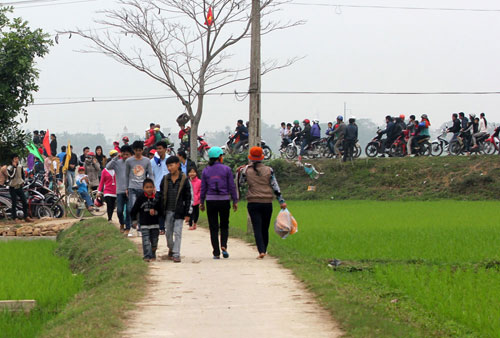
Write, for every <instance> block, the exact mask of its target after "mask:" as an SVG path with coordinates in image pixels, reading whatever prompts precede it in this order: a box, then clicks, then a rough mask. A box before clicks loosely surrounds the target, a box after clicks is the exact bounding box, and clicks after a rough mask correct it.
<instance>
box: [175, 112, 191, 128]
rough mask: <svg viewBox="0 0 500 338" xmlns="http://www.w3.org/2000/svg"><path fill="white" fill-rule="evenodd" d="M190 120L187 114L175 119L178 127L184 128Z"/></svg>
mask: <svg viewBox="0 0 500 338" xmlns="http://www.w3.org/2000/svg"><path fill="white" fill-rule="evenodd" d="M189 120H190V118H189V115H188V114H187V113H183V114H181V115H179V116H178V117H177V120H176V121H177V124H178V125H179V127H182V126H185V125H186V124H187V123H188V122H189Z"/></svg>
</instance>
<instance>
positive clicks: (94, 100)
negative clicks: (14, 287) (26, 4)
mask: <svg viewBox="0 0 500 338" xmlns="http://www.w3.org/2000/svg"><path fill="white" fill-rule="evenodd" d="M242 94H248V92H237V91H234V92H218V93H207V94H205V95H206V96H225V95H226V96H227V95H236V96H238V95H242ZM261 94H265V95H500V91H473V92H459V91H455V92H444V91H443V92H384V91H262V92H261ZM175 98H177V96H175V95H170V96H165V95H163V96H160V95H159V96H148V97H130V96H128V97H116V98H111V99H105V98H98V97H90V98H88V99H85V100H83V99H82V100H75V101H64V102H46V103H34V104H31V106H58V105H74V104H86V103H110V102H131V101H153V100H165V99H175ZM45 99H48V98H45ZM54 99H55V98H54ZM66 99H71V98H66ZM74 99H77V98H74ZM35 100H44V98H38V99H35Z"/></svg>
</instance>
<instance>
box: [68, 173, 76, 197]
mask: <svg viewBox="0 0 500 338" xmlns="http://www.w3.org/2000/svg"><path fill="white" fill-rule="evenodd" d="M74 185H75V172H74V171H69V170H68V171H66V193H68V194H71V193H72V192H73V186H74Z"/></svg>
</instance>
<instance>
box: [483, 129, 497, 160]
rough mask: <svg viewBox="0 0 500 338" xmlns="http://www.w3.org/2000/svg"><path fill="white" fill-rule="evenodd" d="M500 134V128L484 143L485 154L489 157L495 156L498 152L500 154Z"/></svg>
mask: <svg viewBox="0 0 500 338" xmlns="http://www.w3.org/2000/svg"><path fill="white" fill-rule="evenodd" d="M498 134H500V127H496V128H495V131H494V132H493V134H491V135H490V136H489V137H488V138H487V139H486V140H485V141H484V153H485V154H487V155H493V154H494V153H496V152H497V151H498V152H500V138H499V136H498Z"/></svg>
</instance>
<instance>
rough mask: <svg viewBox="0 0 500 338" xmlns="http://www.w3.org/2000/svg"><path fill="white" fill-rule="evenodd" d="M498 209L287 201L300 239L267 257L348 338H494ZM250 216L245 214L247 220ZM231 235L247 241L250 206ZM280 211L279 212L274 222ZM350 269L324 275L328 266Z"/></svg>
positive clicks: (499, 292) (499, 281)
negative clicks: (307, 292)
mask: <svg viewBox="0 0 500 338" xmlns="http://www.w3.org/2000/svg"><path fill="white" fill-rule="evenodd" d="M498 206H499V203H498V202H493V201H490V202H465V201H449V200H443V201H431V202H422V201H415V202H376V201H300V202H298V201H290V202H289V208H290V210H291V211H292V213H293V214H294V216H295V218H296V219H297V221H298V222H299V232H298V233H297V234H295V235H293V236H290V237H289V238H287V239H286V240H281V239H280V238H279V237H278V236H276V235H275V234H274V233H273V229H270V232H271V234H270V247H269V253H270V254H271V255H273V256H276V257H278V258H279V259H280V262H281V263H282V264H283V265H284V266H285V267H287V268H290V269H291V270H292V271H293V272H294V273H295V274H296V276H298V277H299V278H300V279H301V280H303V281H304V282H305V283H306V285H307V286H308V287H309V288H310V290H311V291H313V292H314V293H315V294H316V296H317V298H318V300H319V302H320V303H321V304H322V305H323V306H325V308H327V309H329V310H330V311H331V313H332V314H333V317H334V318H335V319H336V320H337V321H339V323H340V324H341V326H342V328H343V329H344V330H345V331H346V332H347V336H351V337H496V336H497V334H498V332H499V331H500V323H499V322H498V321H496V320H493V318H498V316H500V309H499V308H498V306H497V305H495V304H496V303H495V302H496V300H497V299H498V298H499V297H500V273H499V271H500V268H499V267H500V264H499V263H498V262H499V261H500V256H499V252H500V244H499V243H498V240H497V239H498V237H499V236H500V226H499V225H498V222H497V221H496V217H495V215H496V212H497V210H498ZM240 211H243V212H240ZM240 211H239V212H237V213H233V214H232V215H231V235H233V236H236V237H240V238H244V239H246V240H248V241H249V242H253V241H254V240H253V237H249V236H248V235H246V212H245V205H244V203H241V205H240ZM277 211H278V208H277V207H276V206H275V214H276V212H277ZM334 258H337V259H340V260H341V261H342V262H343V264H342V265H341V266H339V267H338V268H337V269H332V268H329V267H328V266H327V263H328V261H329V260H331V259H334Z"/></svg>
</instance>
